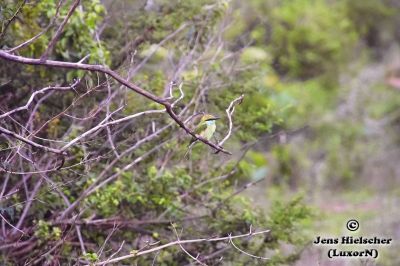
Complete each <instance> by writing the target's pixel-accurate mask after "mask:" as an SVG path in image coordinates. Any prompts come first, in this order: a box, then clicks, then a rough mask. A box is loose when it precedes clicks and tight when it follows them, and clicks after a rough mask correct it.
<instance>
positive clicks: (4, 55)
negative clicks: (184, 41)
mask: <svg viewBox="0 0 400 266" xmlns="http://www.w3.org/2000/svg"><path fill="white" fill-rule="evenodd" d="M0 58H3V59H5V60H8V61H13V62H17V63H21V64H27V65H40V66H48V67H55V68H68V69H80V70H85V71H90V72H100V73H104V74H107V75H109V76H111V77H112V78H114V79H115V80H116V81H118V82H119V83H120V84H122V85H124V86H126V87H128V88H129V89H131V90H133V91H134V92H136V93H138V94H140V95H142V96H144V97H146V98H147V99H149V100H151V101H153V102H156V103H158V104H160V105H163V106H164V107H165V110H166V112H167V113H168V114H169V116H170V117H171V118H172V119H173V120H174V121H175V122H176V123H177V124H178V125H179V126H180V127H181V128H182V129H183V130H185V131H186V133H188V134H189V135H191V136H192V137H193V138H194V139H197V140H200V141H201V142H203V143H205V144H207V145H208V146H210V147H212V148H214V149H216V150H217V151H220V152H222V153H225V154H230V155H231V153H230V152H229V151H227V150H225V149H224V148H222V147H220V146H219V145H217V144H214V143H212V142H210V141H208V140H206V139H205V138H203V137H201V136H199V135H196V134H195V133H194V132H192V131H191V130H190V129H189V128H188V127H186V126H185V124H184V123H183V122H182V121H181V120H180V119H179V117H178V116H177V115H176V114H175V112H174V111H173V106H172V104H171V103H169V102H168V101H167V100H165V99H163V98H161V97H158V96H156V95H154V94H152V93H150V92H148V91H146V90H144V89H142V88H141V87H139V86H137V85H135V84H133V83H131V82H129V81H127V80H126V79H124V78H123V77H121V76H120V75H119V74H117V73H116V72H114V71H112V70H111V69H109V68H108V67H105V66H102V65H90V64H81V63H72V62H61V61H53V60H45V61H42V60H41V59H33V58H27V57H22V56H16V55H13V54H10V53H7V52H6V51H4V50H0Z"/></svg>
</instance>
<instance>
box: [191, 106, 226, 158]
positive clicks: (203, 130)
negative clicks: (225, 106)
mask: <svg viewBox="0 0 400 266" xmlns="http://www.w3.org/2000/svg"><path fill="white" fill-rule="evenodd" d="M218 119H219V117H215V116H213V115H211V114H204V115H203V116H202V117H201V119H200V122H199V124H198V125H197V126H196V128H195V129H194V133H196V134H197V135H199V136H201V137H203V138H205V139H206V140H210V139H211V138H212V137H213V135H214V132H215V130H216V128H217V125H216V123H215V120H218ZM197 141H198V139H196V138H192V140H191V141H190V143H189V147H188V150H187V151H186V154H185V157H186V155H187V154H188V152H189V151H190V150H191V149H192V147H193V145H194V144H196V142H197Z"/></svg>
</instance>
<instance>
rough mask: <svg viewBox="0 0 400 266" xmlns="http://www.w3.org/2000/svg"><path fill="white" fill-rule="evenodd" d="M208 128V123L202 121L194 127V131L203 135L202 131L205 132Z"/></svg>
mask: <svg viewBox="0 0 400 266" xmlns="http://www.w3.org/2000/svg"><path fill="white" fill-rule="evenodd" d="M206 129H207V124H206V123H200V124H199V125H197V127H196V128H195V129H194V133H196V134H197V135H201V133H202V132H204V130H206Z"/></svg>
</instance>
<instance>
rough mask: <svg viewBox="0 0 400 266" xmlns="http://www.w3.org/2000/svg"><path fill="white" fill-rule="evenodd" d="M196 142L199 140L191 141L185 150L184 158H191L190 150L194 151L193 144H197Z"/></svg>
mask: <svg viewBox="0 0 400 266" xmlns="http://www.w3.org/2000/svg"><path fill="white" fill-rule="evenodd" d="M196 142H197V140H195V141H192V142H190V144H189V146H188V148H187V150H186V152H185V155H183V158H186V159H187V160H188V159H189V157H188V155H189V152H191V151H192V148H193V145H194V144H196Z"/></svg>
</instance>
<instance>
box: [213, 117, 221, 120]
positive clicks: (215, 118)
mask: <svg viewBox="0 0 400 266" xmlns="http://www.w3.org/2000/svg"><path fill="white" fill-rule="evenodd" d="M220 118H221V117H214V118H213V119H211V120H218V119H220Z"/></svg>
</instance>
